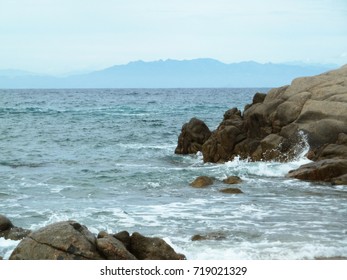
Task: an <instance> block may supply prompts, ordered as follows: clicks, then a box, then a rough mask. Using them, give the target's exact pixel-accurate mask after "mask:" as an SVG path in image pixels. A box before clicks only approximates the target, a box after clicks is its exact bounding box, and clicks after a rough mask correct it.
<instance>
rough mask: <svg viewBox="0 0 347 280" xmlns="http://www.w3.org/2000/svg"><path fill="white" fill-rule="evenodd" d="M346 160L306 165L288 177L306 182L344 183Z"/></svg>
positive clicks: (324, 160) (290, 173) (323, 161)
mask: <svg viewBox="0 0 347 280" xmlns="http://www.w3.org/2000/svg"><path fill="white" fill-rule="evenodd" d="M345 174H347V159H323V160H320V161H317V162H312V163H308V164H305V165H302V166H300V167H299V169H297V170H294V171H290V172H289V174H288V177H290V178H296V179H301V180H307V181H321V182H335V184H339V183H340V182H341V183H342V182H343V181H345V179H346V176H345Z"/></svg>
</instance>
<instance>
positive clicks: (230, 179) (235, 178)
mask: <svg viewBox="0 0 347 280" xmlns="http://www.w3.org/2000/svg"><path fill="white" fill-rule="evenodd" d="M241 182H242V180H241V178H240V177H239V176H229V177H228V178H226V179H224V180H223V183H224V184H229V185H233V184H240V183H241Z"/></svg>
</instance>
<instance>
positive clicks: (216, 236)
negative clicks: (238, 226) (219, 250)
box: [192, 232, 226, 241]
mask: <svg viewBox="0 0 347 280" xmlns="http://www.w3.org/2000/svg"><path fill="white" fill-rule="evenodd" d="M223 239H226V235H225V233H223V232H210V233H207V234H204V235H201V234H195V235H194V236H193V237H192V241H201V240H223Z"/></svg>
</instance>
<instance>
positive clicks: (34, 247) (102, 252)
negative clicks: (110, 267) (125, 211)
mask: <svg viewBox="0 0 347 280" xmlns="http://www.w3.org/2000/svg"><path fill="white" fill-rule="evenodd" d="M117 237H118V238H117ZM105 259H106V260H137V259H139V260H142V259H151V260H181V259H185V256H184V255H181V254H177V253H176V252H175V251H174V249H172V247H171V246H170V245H168V244H167V243H166V242H165V241H164V240H162V239H160V238H150V237H145V236H143V235H141V234H139V233H133V234H132V235H131V236H130V235H129V233H128V232H126V231H123V232H120V233H117V234H113V235H112V234H108V233H107V232H104V231H103V232H100V233H99V234H98V236H97V237H95V235H94V234H93V233H91V232H90V231H89V230H88V229H87V227H85V226H83V225H81V224H79V223H77V222H75V221H63V222H57V223H54V224H51V225H48V226H46V227H43V228H41V229H39V230H37V231H35V232H32V233H31V234H29V235H28V236H27V237H26V238H25V239H23V240H22V241H21V242H20V243H19V244H18V245H17V247H16V248H15V249H14V251H13V252H12V254H11V256H10V260H105Z"/></svg>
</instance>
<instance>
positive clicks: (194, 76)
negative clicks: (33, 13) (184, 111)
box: [0, 58, 333, 88]
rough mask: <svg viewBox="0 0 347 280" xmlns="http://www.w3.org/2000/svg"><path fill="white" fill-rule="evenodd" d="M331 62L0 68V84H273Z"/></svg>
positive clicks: (315, 71) (187, 62) (163, 62)
mask: <svg viewBox="0 0 347 280" xmlns="http://www.w3.org/2000/svg"><path fill="white" fill-rule="evenodd" d="M332 68H333V67H331V66H325V65H322V66H316V65H289V64H274V63H267V64H261V63H257V62H253V61H249V62H240V63H231V64H226V63H222V62H220V61H218V60H214V59H208V58H204V59H193V60H172V59H168V60H158V61H153V62H144V61H135V62H130V63H128V64H126V65H115V66H112V67H110V68H106V69H103V70H100V71H95V72H91V73H88V74H82V75H71V76H68V77H52V76H44V75H34V74H31V73H27V74H26V72H24V71H18V73H20V75H13V73H15V72H13V71H12V72H11V73H12V75H8V74H6V71H0V88H185V87H200V88H203V87H277V86H281V85H285V84H289V83H290V82H291V81H292V80H293V79H294V78H296V77H302V76H312V75H316V74H320V73H322V72H325V71H328V70H330V69H332Z"/></svg>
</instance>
